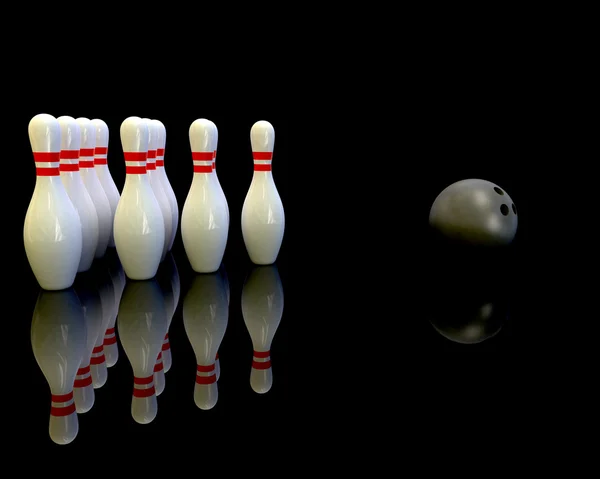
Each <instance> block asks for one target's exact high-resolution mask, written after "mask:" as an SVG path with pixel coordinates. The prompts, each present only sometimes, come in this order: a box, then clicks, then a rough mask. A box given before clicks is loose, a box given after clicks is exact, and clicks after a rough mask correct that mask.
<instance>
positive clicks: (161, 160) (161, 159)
mask: <svg viewBox="0 0 600 479" xmlns="http://www.w3.org/2000/svg"><path fill="white" fill-rule="evenodd" d="M152 121H153V122H154V123H155V125H156V127H157V129H158V142H157V145H156V147H157V148H156V173H157V174H158V176H159V178H160V181H161V183H162V185H163V189H164V191H165V194H166V195H167V198H168V199H169V206H170V207H171V222H172V223H171V238H170V239H169V247H168V251H171V248H172V247H173V241H175V235H176V234H177V226H178V225H179V204H178V203H177V197H176V196H175V192H174V191H173V187H172V186H171V183H170V182H169V178H168V177H167V172H166V171H165V145H166V144H167V129H166V128H165V125H163V124H162V122H160V121H159V120H152ZM165 367H166V365H165Z"/></svg>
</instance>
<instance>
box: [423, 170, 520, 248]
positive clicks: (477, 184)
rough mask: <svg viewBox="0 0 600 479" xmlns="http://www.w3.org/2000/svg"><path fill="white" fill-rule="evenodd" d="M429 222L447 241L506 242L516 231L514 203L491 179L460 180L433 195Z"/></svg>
mask: <svg viewBox="0 0 600 479" xmlns="http://www.w3.org/2000/svg"><path fill="white" fill-rule="evenodd" d="M429 225H430V226H431V228H432V229H433V230H434V231H435V232H436V233H437V234H438V235H440V236H442V237H444V238H446V239H448V240H449V241H451V242H455V243H464V244H467V245H477V246H483V247H490V246H506V245H508V244H510V243H511V242H512V241H513V239H514V237H515V235H516V233H517V225H518V217H517V207H516V206H515V203H514V202H513V200H512V199H511V197H510V196H509V195H508V193H507V192H506V191H505V190H504V189H503V188H501V187H500V186H498V185H496V184H494V183H491V182H489V181H486V180H479V179H468V180H461V181H457V182H456V183H453V184H451V185H450V186H448V187H447V188H445V189H444V190H443V191H442V192H441V193H440V194H439V195H438V196H437V198H436V199H435V201H434V202H433V205H432V206H431V209H430V212H429Z"/></svg>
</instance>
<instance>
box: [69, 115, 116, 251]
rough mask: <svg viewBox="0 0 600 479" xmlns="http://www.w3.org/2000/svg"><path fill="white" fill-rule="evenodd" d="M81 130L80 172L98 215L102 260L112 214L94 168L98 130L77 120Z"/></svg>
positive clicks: (86, 120) (99, 248) (109, 231)
mask: <svg viewBox="0 0 600 479" xmlns="http://www.w3.org/2000/svg"><path fill="white" fill-rule="evenodd" d="M75 121H77V123H78V124H79V128H80V130H81V148H80V150H79V171H80V172H81V178H82V179H83V183H84V184H85V187H86V188H87V190H88V192H89V194H90V196H91V198H92V201H93V202H94V206H95V207H96V213H97V214H98V246H97V248H96V258H102V257H103V256H104V254H105V253H106V248H107V247H108V242H109V240H110V236H111V234H112V213H111V210H110V203H109V202H108V197H107V196H106V193H105V192H104V188H103V187H102V184H101V183H100V180H99V179H98V174H97V173H96V169H95V168H94V152H95V150H96V129H95V128H94V125H92V122H91V121H90V120H89V119H87V118H77V120H75Z"/></svg>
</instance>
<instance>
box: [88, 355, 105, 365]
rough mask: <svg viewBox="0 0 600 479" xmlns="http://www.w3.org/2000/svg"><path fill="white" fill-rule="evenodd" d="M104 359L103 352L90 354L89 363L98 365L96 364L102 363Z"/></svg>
mask: <svg viewBox="0 0 600 479" xmlns="http://www.w3.org/2000/svg"><path fill="white" fill-rule="evenodd" d="M104 361H106V358H105V357H104V354H102V355H101V356H92V357H91V358H90V364H93V365H95V366H98V364H102V363H103V362H104Z"/></svg>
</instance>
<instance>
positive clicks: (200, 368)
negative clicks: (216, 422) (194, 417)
mask: <svg viewBox="0 0 600 479" xmlns="http://www.w3.org/2000/svg"><path fill="white" fill-rule="evenodd" d="M220 276H221V275H220V273H218V272H217V273H212V274H199V275H196V276H195V278H194V279H193V281H192V285H191V286H190V289H189V290H188V292H187V294H186V295H185V298H184V300H183V325H184V327H185V332H186V335H187V338H188V340H189V341H190V344H191V345H192V349H193V350H194V354H195V355H196V363H197V366H196V385H195V387H194V402H195V403H196V406H198V407H199V408H200V409H205V410H206V409H212V408H213V407H214V406H215V404H216V403H217V400H218V397H219V391H218V386H217V376H216V371H215V358H216V355H217V351H218V350H219V346H220V345H221V341H222V340H223V336H224V335H225V330H226V329H227V321H228V312H229V311H228V306H227V295H226V293H225V288H224V287H223V280H222V278H221V277H220Z"/></svg>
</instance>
